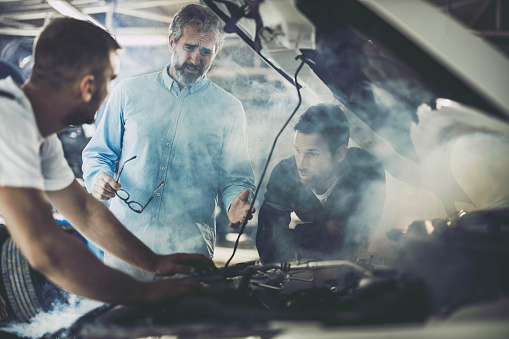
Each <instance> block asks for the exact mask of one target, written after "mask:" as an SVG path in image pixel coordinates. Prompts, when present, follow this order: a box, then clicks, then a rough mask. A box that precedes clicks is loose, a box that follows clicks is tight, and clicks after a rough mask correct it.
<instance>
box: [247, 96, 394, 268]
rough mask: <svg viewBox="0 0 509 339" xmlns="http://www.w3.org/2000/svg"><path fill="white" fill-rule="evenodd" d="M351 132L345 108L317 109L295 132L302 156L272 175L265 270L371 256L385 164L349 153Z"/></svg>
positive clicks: (261, 239) (262, 228) (264, 213)
mask: <svg viewBox="0 0 509 339" xmlns="http://www.w3.org/2000/svg"><path fill="white" fill-rule="evenodd" d="M349 137H350V131H349V126H348V121H347V119H346V117H345V115H344V113H343V112H342V111H341V110H340V109H339V107H337V106H333V105H327V104H320V105H316V106H312V107H310V108H309V109H308V110H307V111H306V112H305V113H304V114H302V116H301V117H300V118H299V121H298V123H297V125H296V126H295V141H294V146H295V156H292V157H291V158H288V159H284V160H282V161H281V162H280V163H279V164H278V165H277V166H276V167H275V168H274V170H273V171H272V174H271V177H270V179H269V182H268V184H267V191H266V193H265V199H264V201H263V204H262V207H261V209H260V213H259V217H258V232H257V236H256V245H257V248H258V253H259V254H260V258H261V259H262V261H264V262H285V261H290V260H292V259H293V258H295V255H296V254H299V255H300V257H301V258H303V259H318V260H330V259H345V260H351V261H354V260H355V259H356V258H357V257H360V256H364V255H366V254H367V247H368V242H369V239H370V237H371V236H372V234H373V232H374V230H375V229H376V227H377V225H378V222H379V221H380V217H381V215H382V210H383V205H384V201H385V196H386V189H385V171H384V167H383V165H382V163H381V162H380V161H379V160H378V159H377V158H376V157H374V156H373V155H371V154H370V153H369V152H367V151H365V150H363V149H361V148H357V147H350V148H348V140H349Z"/></svg>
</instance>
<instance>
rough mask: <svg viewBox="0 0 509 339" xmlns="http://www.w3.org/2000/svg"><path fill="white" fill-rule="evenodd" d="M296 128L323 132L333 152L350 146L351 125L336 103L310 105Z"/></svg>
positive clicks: (314, 132) (305, 131) (297, 129)
mask: <svg viewBox="0 0 509 339" xmlns="http://www.w3.org/2000/svg"><path fill="white" fill-rule="evenodd" d="M294 130H296V131H299V132H302V133H304V134H317V133H319V134H322V135H323V136H325V137H326V138H327V144H328V145H329V149H330V151H331V153H333V154H334V153H335V152H336V150H337V149H338V148H339V147H340V146H342V145H347V146H348V139H349V138H350V127H349V125H348V120H347V119H346V116H345V113H344V112H343V111H342V110H341V109H340V108H339V107H338V106H335V105H330V104H319V105H315V106H311V107H309V108H308V109H307V110H306V111H305V112H304V113H303V114H302V115H301V116H300V117H299V121H298V122H297V124H296V125H295V127H294Z"/></svg>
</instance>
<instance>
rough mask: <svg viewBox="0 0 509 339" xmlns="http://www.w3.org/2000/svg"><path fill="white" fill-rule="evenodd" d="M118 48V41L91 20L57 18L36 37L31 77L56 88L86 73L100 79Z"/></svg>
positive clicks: (34, 81)
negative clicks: (111, 54)
mask: <svg viewBox="0 0 509 339" xmlns="http://www.w3.org/2000/svg"><path fill="white" fill-rule="evenodd" d="M117 49H120V45H119V44H118V43H117V41H115V39H114V38H113V37H112V36H111V35H110V34H109V33H108V32H106V31H105V30H104V29H102V28H100V27H98V26H96V25H94V24H92V23H90V22H87V21H82V20H76V19H72V18H60V19H56V20H54V21H52V22H51V23H49V24H48V25H47V26H46V27H44V29H43V30H42V32H41V33H40V34H39V36H38V38H37V39H36V40H35V44H34V67H33V69H32V74H31V76H30V81H32V82H33V83H35V84H41V83H44V84H47V85H49V86H52V88H55V89H57V90H58V89H61V88H63V87H64V86H66V85H69V84H71V83H73V82H75V81H76V80H78V78H79V77H80V76H82V75H85V74H93V75H94V76H96V77H97V78H98V79H99V80H100V81H101V80H103V79H102V77H103V74H104V71H105V70H106V67H108V65H110V52H111V51H112V50H117Z"/></svg>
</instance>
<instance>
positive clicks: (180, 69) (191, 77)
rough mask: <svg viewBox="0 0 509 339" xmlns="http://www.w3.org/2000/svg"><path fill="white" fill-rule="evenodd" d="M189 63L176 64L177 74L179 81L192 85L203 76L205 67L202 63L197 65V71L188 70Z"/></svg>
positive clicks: (185, 84)
mask: <svg viewBox="0 0 509 339" xmlns="http://www.w3.org/2000/svg"><path fill="white" fill-rule="evenodd" d="M188 65H189V63H184V64H182V65H181V66H175V75H176V76H177V81H178V82H179V83H181V84H183V85H184V86H187V85H192V84H195V83H197V82H198V80H200V79H201V77H202V76H203V74H204V72H203V67H201V65H198V66H196V68H198V72H197V73H190V72H186V71H185V69H186V67H188Z"/></svg>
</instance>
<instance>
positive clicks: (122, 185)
mask: <svg viewBox="0 0 509 339" xmlns="http://www.w3.org/2000/svg"><path fill="white" fill-rule="evenodd" d="M223 42H224V32H223V30H222V27H221V22H220V20H219V18H218V17H217V16H216V15H215V14H214V13H213V12H212V11H211V10H210V9H208V8H206V7H203V6H199V5H188V6H186V7H184V8H182V9H181V10H180V12H179V13H177V15H176V16H175V17H174V19H173V22H172V24H171V25H170V37H169V49H170V52H171V53H172V57H171V62H170V63H169V64H168V65H167V66H166V68H165V69H164V70H163V71H162V72H158V73H153V74H147V75H142V76H138V77H134V78H130V79H127V80H124V81H122V82H120V83H119V84H118V85H117V86H116V88H115V89H114V91H113V92H112V94H111V96H110V98H109V100H108V104H107V106H106V109H105V113H104V118H103V119H102V121H101V122H100V124H99V126H98V129H97V131H96V132H95V134H94V136H93V138H92V140H91V141H90V143H89V144H88V146H87V147H86V148H85V150H84V151H83V177H84V179H85V182H86V186H87V189H88V190H89V191H90V192H91V193H92V194H93V195H94V196H95V197H96V198H97V199H100V200H109V199H112V200H111V205H110V209H111V210H112V212H113V213H114V214H115V215H116V216H117V218H119V219H120V220H121V221H122V223H123V224H124V225H126V227H127V228H128V229H129V230H130V231H131V232H132V233H134V234H135V235H136V236H138V237H139V238H140V239H141V240H142V241H143V242H144V243H145V244H146V245H147V246H149V247H150V248H151V249H152V250H154V251H155V252H157V253H161V254H162V253H165V254H169V253H176V252H197V253H202V254H205V255H208V256H211V257H212V256H213V253H214V245H215V235H216V231H215V219H214V210H215V207H216V203H217V197H218V192H219V191H221V193H222V196H223V201H224V207H225V209H226V210H227V211H228V218H229V222H230V227H238V226H239V225H240V223H241V222H242V221H243V218H244V217H245V215H246V214H247V211H248V210H249V194H250V190H251V191H252V189H253V188H254V176H253V171H252V167H251V163H250V160H249V156H248V151H247V142H246V131H245V130H246V122H245V116H244V110H243V108H242V104H241V103H240V101H239V100H238V99H236V98H235V97H233V96H232V95H231V94H229V93H228V92H226V91H225V90H223V89H222V88H220V87H219V86H217V85H216V84H214V83H212V82H211V81H210V80H208V79H207V77H206V73H207V71H208V70H209V69H210V66H211V65H212V62H213V61H214V59H215V57H216V55H217V53H218V51H219V49H220V48H221V46H222V44H223ZM117 163H118V169H119V170H118V174H117V177H116V179H114V172H115V166H116V164H117ZM251 212H254V210H253V211H251ZM105 262H106V263H107V264H108V265H110V266H113V267H115V268H118V269H121V270H123V271H125V272H127V273H129V274H131V275H133V276H134V277H136V278H138V279H142V280H151V279H153V278H154V276H153V274H151V273H149V272H145V271H143V270H140V269H138V268H135V267H132V266H130V265H128V264H126V263H124V262H122V261H120V260H118V259H116V258H115V257H112V256H110V255H108V254H106V255H105Z"/></svg>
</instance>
